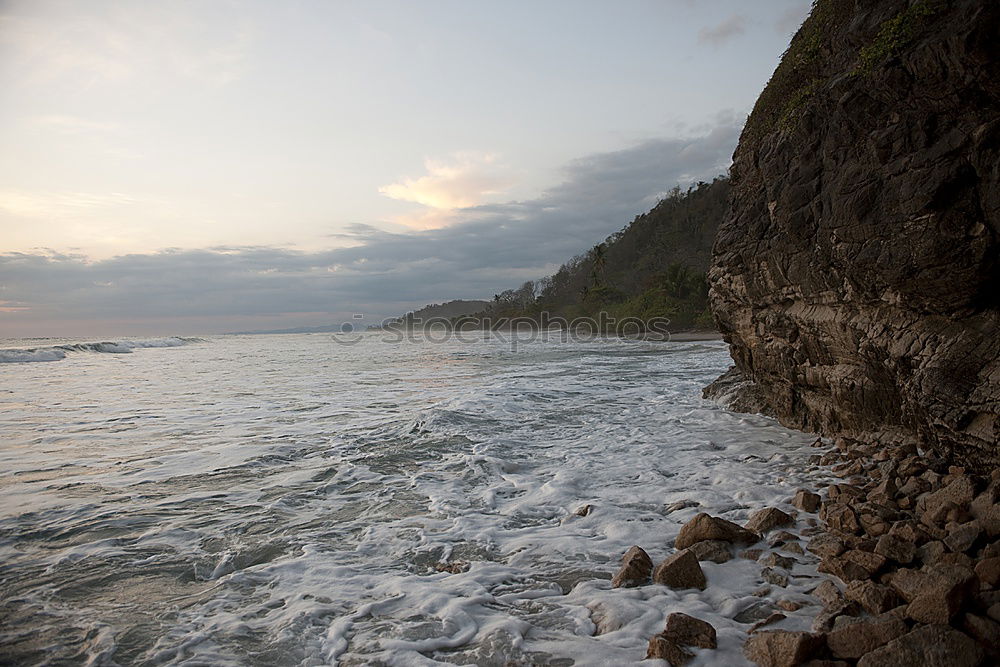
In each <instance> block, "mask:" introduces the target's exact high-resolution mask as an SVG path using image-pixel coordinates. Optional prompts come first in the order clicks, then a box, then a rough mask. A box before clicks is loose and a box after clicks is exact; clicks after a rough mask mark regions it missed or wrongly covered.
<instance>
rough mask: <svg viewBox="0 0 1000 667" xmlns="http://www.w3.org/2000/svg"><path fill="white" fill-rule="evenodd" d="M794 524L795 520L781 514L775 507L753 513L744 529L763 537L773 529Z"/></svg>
mask: <svg viewBox="0 0 1000 667" xmlns="http://www.w3.org/2000/svg"><path fill="white" fill-rule="evenodd" d="M793 523H795V519H793V518H792V517H790V516H789V515H788V514H786V513H784V512H782V511H781V510H779V509H778V508H777V507H765V508H764V509H762V510H760V511H758V512H755V513H754V514H753V515H752V516H751V517H750V520H749V521H747V524H746V526H744V528H746V529H747V530H749V531H750V532H752V533H757V534H760V535H763V534H764V533H767V532H769V531H771V530H773V529H775V528H779V527H781V526H789V525H791V524H793Z"/></svg>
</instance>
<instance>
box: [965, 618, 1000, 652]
mask: <svg viewBox="0 0 1000 667" xmlns="http://www.w3.org/2000/svg"><path fill="white" fill-rule="evenodd" d="M962 629H963V630H964V631H965V634H967V635H969V636H970V637H972V638H973V639H975V640H976V641H977V642H979V644H980V645H981V646H982V647H983V648H984V649H986V651H987V652H988V653H990V654H991V655H993V656H994V657H997V656H1000V623H997V622H996V621H994V620H993V619H991V618H984V617H983V616H977V615H976V614H966V615H965V616H964V617H963V618H962Z"/></svg>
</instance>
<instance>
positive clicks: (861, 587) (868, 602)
mask: <svg viewBox="0 0 1000 667" xmlns="http://www.w3.org/2000/svg"><path fill="white" fill-rule="evenodd" d="M844 597H845V598H846V599H848V600H851V601H853V602H857V603H858V604H859V605H861V607H862V608H863V609H864V610H865V611H867V612H868V613H869V614H871V615H872V616H877V615H879V614H882V613H885V612H887V611H889V610H890V609H894V608H895V607H897V606H899V605H900V604H901V603H902V600H901V599H900V597H899V595H898V594H897V593H896V591H894V590H893V589H891V588H889V587H888V586H883V585H882V584H877V583H875V582H874V581H870V580H867V579H861V580H857V581H852V582H851V583H849V584H848V585H847V588H846V589H845V590H844Z"/></svg>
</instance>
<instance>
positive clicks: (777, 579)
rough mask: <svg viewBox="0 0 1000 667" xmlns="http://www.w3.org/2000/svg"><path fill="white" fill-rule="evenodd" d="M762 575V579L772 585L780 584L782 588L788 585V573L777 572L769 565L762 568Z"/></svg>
mask: <svg viewBox="0 0 1000 667" xmlns="http://www.w3.org/2000/svg"><path fill="white" fill-rule="evenodd" d="M760 576H761V579H763V580H764V581H766V582H767V583H769V584H771V585H772V586H780V587H781V588H786V587H787V586H788V575H787V574H782V573H781V572H777V571H775V570H773V569H771V568H769V567H765V568H764V569H763V570H761V571H760Z"/></svg>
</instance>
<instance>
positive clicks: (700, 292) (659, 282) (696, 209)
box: [480, 177, 730, 327]
mask: <svg viewBox="0 0 1000 667" xmlns="http://www.w3.org/2000/svg"><path fill="white" fill-rule="evenodd" d="M729 189H730V186H729V179H727V178H724V177H719V178H716V179H715V180H714V181H712V182H711V183H705V182H700V183H698V184H697V185H695V186H692V187H691V188H689V189H688V190H687V191H683V190H681V189H680V188H679V187H675V188H674V189H673V191H672V192H671V193H670V194H669V195H668V196H667V197H665V198H664V199H662V200H661V201H660V202H659V203H658V204H657V205H656V206H654V207H653V209H652V210H650V211H649V212H648V213H644V214H642V215H639V216H637V217H636V218H635V219H634V220H633V221H632V222H631V223H630V224H628V225H626V226H625V227H624V228H623V229H622V230H621V231H619V232H616V233H614V234H612V235H611V236H609V237H608V238H607V239H605V240H604V242H602V243H599V244H597V245H595V246H594V247H593V248H591V249H590V250H589V251H587V252H586V253H584V254H582V255H578V256H577V257H574V258H573V259H571V260H569V261H568V262H566V263H565V264H564V265H563V266H562V267H561V268H560V269H559V271H557V272H556V273H555V275H552V276H550V277H548V278H544V279H542V280H539V281H536V282H527V283H525V284H523V285H522V286H521V287H520V288H518V289H511V290H506V291H504V292H502V293H500V294H497V295H495V296H494V298H493V303H492V304H491V305H490V307H489V308H488V309H487V310H486V311H484V312H483V313H480V315H482V316H491V317H493V318H496V317H530V318H536V317H538V316H539V315H540V313H542V312H548V313H549V314H550V315H552V316H559V317H564V318H567V319H572V318H576V317H588V316H589V317H597V315H598V313H600V312H601V311H605V312H607V313H608V314H609V315H610V316H612V317H615V318H618V319H621V318H623V317H638V318H640V319H644V320H648V319H649V318H652V317H667V318H670V320H671V322H672V325H673V326H678V327H712V326H713V325H712V320H711V317H710V316H709V314H708V310H707V305H708V287H707V283H706V281H705V273H706V272H707V270H708V265H709V260H710V258H711V253H712V241H713V239H714V238H715V231H716V229H717V228H718V226H719V223H720V221H721V220H722V217H723V215H724V214H725V210H726V201H727V198H728V196H729Z"/></svg>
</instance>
